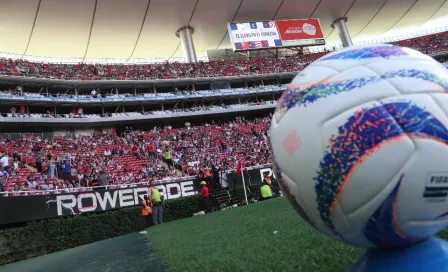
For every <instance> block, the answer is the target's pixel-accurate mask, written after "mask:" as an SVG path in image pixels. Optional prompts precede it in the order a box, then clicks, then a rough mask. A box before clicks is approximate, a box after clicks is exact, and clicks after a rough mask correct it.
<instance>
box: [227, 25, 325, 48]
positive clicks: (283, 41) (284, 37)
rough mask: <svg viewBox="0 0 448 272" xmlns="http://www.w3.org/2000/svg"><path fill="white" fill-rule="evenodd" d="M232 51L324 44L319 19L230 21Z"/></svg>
mask: <svg viewBox="0 0 448 272" xmlns="http://www.w3.org/2000/svg"><path fill="white" fill-rule="evenodd" d="M228 30H229V35H230V40H231V42H232V47H233V51H239V50H240V51H242V50H252V49H263V48H280V47H294V46H306V45H324V44H325V38H324V34H323V32H322V28H321V26H320V22H319V19H313V18H311V19H297V20H279V21H263V22H249V23H230V24H229V25H228Z"/></svg>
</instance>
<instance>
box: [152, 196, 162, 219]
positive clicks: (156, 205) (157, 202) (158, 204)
mask: <svg viewBox="0 0 448 272" xmlns="http://www.w3.org/2000/svg"><path fill="white" fill-rule="evenodd" d="M151 199H152V210H153V213H152V223H153V224H154V225H157V224H162V223H163V211H162V210H163V208H162V199H161V197H160V192H159V189H157V188H151Z"/></svg>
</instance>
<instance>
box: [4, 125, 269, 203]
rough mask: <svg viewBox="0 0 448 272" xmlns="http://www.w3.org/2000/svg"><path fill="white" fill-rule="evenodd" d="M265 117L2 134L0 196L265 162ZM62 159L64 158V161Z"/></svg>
mask: <svg viewBox="0 0 448 272" xmlns="http://www.w3.org/2000/svg"><path fill="white" fill-rule="evenodd" d="M270 118H271V116H266V117H263V118H257V119H254V120H246V119H245V118H244V117H238V118H236V119H235V120H234V121H232V122H228V123H224V124H222V125H218V124H215V123H211V124H205V125H202V126H187V127H185V128H178V129H175V128H171V127H167V128H155V129H154V130H151V131H139V130H135V131H132V130H127V131H126V132H125V133H124V134H123V137H119V136H117V135H116V134H115V133H114V132H112V133H102V134H94V135H92V136H83V137H74V136H65V137H52V138H50V139H48V138H45V139H42V137H36V136H22V137H21V138H20V139H18V140H15V141H12V140H9V139H2V140H1V143H0V152H2V153H4V154H6V155H7V156H8V158H9V160H7V162H6V163H7V164H8V165H10V170H9V171H8V172H9V173H7V172H6V171H4V172H3V173H2V177H1V178H2V179H3V182H4V190H5V192H6V193H3V195H29V193H27V191H32V192H33V193H31V194H41V193H45V191H47V193H48V192H52V193H56V192H65V191H79V190H83V188H82V187H87V186H94V185H98V180H99V177H100V176H101V175H102V174H106V175H108V176H109V184H110V185H112V188H113V187H114V186H115V187H119V186H120V185H123V184H134V183H143V182H151V183H152V184H156V183H159V182H164V181H167V180H171V179H175V178H182V177H186V176H194V175H198V174H199V173H200V172H201V171H205V169H216V170H217V169H221V170H232V169H235V167H236V165H237V163H238V161H240V160H244V161H246V162H247V165H248V166H250V165H252V166H255V165H263V164H267V163H270V152H269V148H268V141H267V139H268V138H267V130H268V128H269V125H270ZM167 148H169V149H170V150H171V156H170V157H171V159H170V160H171V161H167V160H166V159H165V158H166V157H165V151H166V149H167ZM3 160H5V159H2V161H3ZM64 161H69V164H70V166H66V165H64ZM5 166H6V165H5ZM172 166H174V167H172ZM64 167H69V170H68V171H69V172H66V173H69V174H64V173H65V170H63V169H64ZM4 168H5V167H4ZM30 168H36V169H37V170H38V172H37V173H35V172H34V171H32V170H30ZM65 169H67V168H65ZM33 170H34V169H33ZM103 171H104V173H103Z"/></svg>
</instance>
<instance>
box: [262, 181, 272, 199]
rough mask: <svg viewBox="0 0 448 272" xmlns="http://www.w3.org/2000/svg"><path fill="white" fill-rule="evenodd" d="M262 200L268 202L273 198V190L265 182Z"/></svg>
mask: <svg viewBox="0 0 448 272" xmlns="http://www.w3.org/2000/svg"><path fill="white" fill-rule="evenodd" d="M260 193H261V200H267V199H271V198H272V189H271V186H269V184H267V183H266V181H263V185H262V186H261V188H260Z"/></svg>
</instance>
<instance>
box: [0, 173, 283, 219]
mask: <svg viewBox="0 0 448 272" xmlns="http://www.w3.org/2000/svg"><path fill="white" fill-rule="evenodd" d="M242 174H243V175H244V181H245V183H246V186H250V185H256V184H261V183H262V181H263V177H264V175H265V174H267V175H268V176H269V177H270V178H271V180H272V181H275V180H276V177H275V175H274V172H273V171H272V167H271V166H270V165H265V166H258V167H254V168H250V169H247V170H244V171H242ZM221 178H222V180H221V184H222V185H223V186H225V187H229V189H234V188H237V187H242V186H243V181H242V176H239V175H236V174H235V171H230V172H227V173H225V174H223V175H222V176H221ZM200 181H201V179H199V178H191V179H184V180H179V181H174V182H169V183H162V184H157V185H154V186H153V187H155V188H157V189H159V191H160V194H161V195H162V196H163V197H164V199H165V200H171V199H176V198H181V197H188V196H193V195H197V194H199V191H200ZM92 189H93V190H90V191H84V192H71V193H59V194H47V195H28V196H6V195H3V196H0V214H1V216H0V226H1V225H7V224H15V223H21V222H28V221H35V220H43V219H49V218H55V217H59V216H71V215H78V214H84V213H94V212H104V211H109V210H115V209H121V208H126V207H134V206H139V205H141V201H142V200H143V196H144V195H146V194H148V186H147V185H146V184H140V185H139V186H137V185H134V187H128V188H119V189H98V188H96V190H95V188H92Z"/></svg>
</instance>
